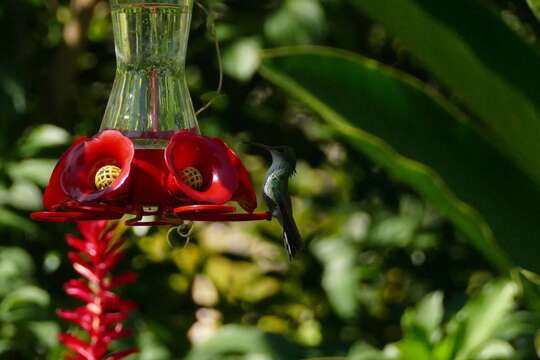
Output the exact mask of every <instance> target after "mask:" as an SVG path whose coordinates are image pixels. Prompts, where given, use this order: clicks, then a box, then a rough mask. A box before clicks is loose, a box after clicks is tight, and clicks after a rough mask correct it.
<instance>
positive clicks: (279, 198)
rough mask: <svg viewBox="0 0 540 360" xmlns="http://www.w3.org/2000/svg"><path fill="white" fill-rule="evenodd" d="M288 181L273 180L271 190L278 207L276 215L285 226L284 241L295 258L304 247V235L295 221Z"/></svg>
mask: <svg viewBox="0 0 540 360" xmlns="http://www.w3.org/2000/svg"><path fill="white" fill-rule="evenodd" d="M287 184H288V182H287V181H277V180H274V181H271V184H270V186H271V191H272V195H273V198H274V200H275V203H276V204H277V207H276V211H275V212H276V213H277V214H276V217H277V218H278V220H279V222H280V224H281V226H282V227H283V243H284V245H285V248H286V249H287V252H288V253H289V258H293V257H294V256H296V254H297V253H298V252H299V251H300V250H301V249H302V246H303V245H302V244H303V241H302V236H301V235H300V232H299V231H298V227H297V226H296V222H295V221H294V216H293V209H292V203H291V197H290V195H289V188H288V185H287Z"/></svg>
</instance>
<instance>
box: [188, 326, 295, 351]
mask: <svg viewBox="0 0 540 360" xmlns="http://www.w3.org/2000/svg"><path fill="white" fill-rule="evenodd" d="M239 355H245V356H250V358H251V357H253V358H255V357H256V358H257V359H261V360H263V359H264V360H274V359H275V360H278V359H301V358H303V357H304V356H303V350H302V349H301V348H300V347H299V346H298V345H295V344H293V343H291V342H289V341H288V340H287V339H285V338H283V337H280V336H278V335H273V334H267V333H264V332H262V331H260V330H258V329H256V328H250V327H245V326H236V325H229V326H225V327H223V328H222V329H221V330H220V331H219V332H218V333H217V334H216V335H214V336H213V337H212V338H211V339H209V340H207V341H205V342H203V343H201V344H199V345H196V346H195V347H194V348H193V350H191V351H190V353H189V354H188V356H187V357H186V360H214V359H223V360H224V359H238V358H239V357H238V356H239Z"/></svg>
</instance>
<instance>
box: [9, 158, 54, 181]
mask: <svg viewBox="0 0 540 360" xmlns="http://www.w3.org/2000/svg"><path fill="white" fill-rule="evenodd" d="M56 163H57V160H53V159H28V160H23V161H19V162H17V163H11V164H9V165H8V167H7V172H8V174H9V176H11V177H12V178H14V179H23V180H30V181H33V182H35V183H36V184H38V185H40V186H43V187H44V186H46V185H47V184H48V183H49V178H50V176H51V173H52V171H53V169H54V167H55V165H56Z"/></svg>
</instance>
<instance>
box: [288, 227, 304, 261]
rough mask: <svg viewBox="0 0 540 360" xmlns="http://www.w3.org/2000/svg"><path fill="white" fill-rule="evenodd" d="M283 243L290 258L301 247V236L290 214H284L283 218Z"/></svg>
mask: <svg viewBox="0 0 540 360" xmlns="http://www.w3.org/2000/svg"><path fill="white" fill-rule="evenodd" d="M283 244H284V245H285V248H286V249H287V252H288V253H289V259H291V260H292V259H293V258H294V257H295V256H296V254H298V253H299V252H300V251H301V250H302V248H303V241H302V236H301V235H300V232H299V231H298V227H297V226H296V223H295V221H294V219H293V217H292V216H285V217H284V219H283Z"/></svg>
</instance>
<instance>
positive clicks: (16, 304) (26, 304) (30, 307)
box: [0, 285, 50, 321]
mask: <svg viewBox="0 0 540 360" xmlns="http://www.w3.org/2000/svg"><path fill="white" fill-rule="evenodd" d="M49 302H50V298H49V294H48V293H47V292H46V291H45V290H42V289H40V288H38V287H36V286H31V285H28V286H24V287H22V288H20V289H17V290H15V291H13V292H11V293H10V294H8V295H7V296H6V297H5V298H4V300H3V301H2V303H0V318H1V319H2V320H3V321H21V320H39V319H38V317H39V316H40V315H42V314H43V311H42V310H43V309H44V308H46V307H47V306H48V305H49ZM39 308H41V309H39Z"/></svg>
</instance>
